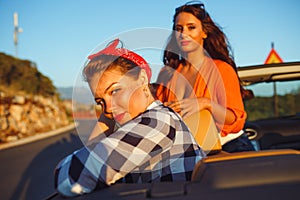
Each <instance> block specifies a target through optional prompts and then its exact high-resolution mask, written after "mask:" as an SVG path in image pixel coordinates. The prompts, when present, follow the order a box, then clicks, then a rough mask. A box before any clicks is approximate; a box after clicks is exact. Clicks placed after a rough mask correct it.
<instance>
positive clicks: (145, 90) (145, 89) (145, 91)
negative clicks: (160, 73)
mask: <svg viewBox="0 0 300 200" xmlns="http://www.w3.org/2000/svg"><path fill="white" fill-rule="evenodd" d="M143 91H144V93H145V95H146V97H147V98H148V97H149V94H148V91H147V88H146V87H144V89H143Z"/></svg>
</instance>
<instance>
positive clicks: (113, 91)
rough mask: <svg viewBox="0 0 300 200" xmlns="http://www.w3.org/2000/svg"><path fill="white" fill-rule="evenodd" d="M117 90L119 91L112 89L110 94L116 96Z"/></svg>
mask: <svg viewBox="0 0 300 200" xmlns="http://www.w3.org/2000/svg"><path fill="white" fill-rule="evenodd" d="M119 90H120V89H113V90H112V91H111V94H112V95H114V94H116V93H117V92H118V91H119Z"/></svg>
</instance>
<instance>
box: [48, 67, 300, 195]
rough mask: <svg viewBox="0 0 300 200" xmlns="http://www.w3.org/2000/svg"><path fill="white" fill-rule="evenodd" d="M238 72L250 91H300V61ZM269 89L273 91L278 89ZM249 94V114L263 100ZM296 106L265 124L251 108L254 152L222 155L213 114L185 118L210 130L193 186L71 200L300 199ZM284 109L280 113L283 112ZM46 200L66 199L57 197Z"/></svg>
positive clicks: (117, 187)
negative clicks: (283, 87) (283, 86)
mask: <svg viewBox="0 0 300 200" xmlns="http://www.w3.org/2000/svg"><path fill="white" fill-rule="evenodd" d="M238 73H239V76H240V78H241V80H242V82H243V84H244V86H245V87H246V88H247V89H248V88H251V87H252V86H254V87H256V85H260V84H261V85H262V86H263V85H264V84H274V83H276V84H277V83H278V84H279V83H283V82H291V85H292V86H294V87H295V84H293V83H292V81H296V84H298V88H299V87H300V82H299V80H300V62H293V63H280V64H268V65H257V66H246V67H239V68H238ZM271 86H272V87H271V88H274V89H276V87H277V85H276V87H275V85H271ZM248 91H249V94H250V95H249V96H250V97H249V98H248V100H246V102H245V104H246V109H247V107H248V108H249V106H250V102H251V101H255V99H256V98H260V97H259V96H258V95H256V94H255V91H254V90H252V89H251V90H249V89H248ZM295 91H296V90H295ZM299 92H300V90H299V89H298V93H299ZM294 93H295V94H294V96H295V95H297V92H294ZM273 96H274V99H275V97H276V96H280V95H277V94H276V93H275V95H273ZM281 96H283V95H281ZM298 96H299V95H298ZM251 98H252V99H251ZM272 98H273V97H269V99H270V102H273V104H274V102H276V101H275V100H272ZM295 98H296V97H295ZM295 98H294V100H295ZM297 100H298V99H297ZM297 100H295V101H297ZM295 101H292V100H290V102H285V103H286V104H285V105H288V106H290V105H293V106H294V107H293V108H291V109H293V110H292V112H294V114H290V113H289V115H288V116H280V115H277V114H276V112H274V113H275V114H276V115H274V116H271V117H267V118H265V119H263V118H259V117H261V115H257V116H254V115H255V113H256V112H254V111H256V108H255V107H253V106H252V107H251V106H250V109H252V110H251V112H250V111H249V117H253V120H252V119H249V121H247V123H246V125H245V131H246V132H247V134H248V136H249V138H250V139H251V141H252V142H253V144H254V145H255V147H256V151H253V152H241V153H225V152H222V151H221V148H220V145H219V143H218V142H215V141H216V138H217V137H216V129H215V127H214V126H213V119H212V117H211V116H210V114H209V113H207V112H205V111H204V112H201V113H200V114H199V115H198V116H196V118H190V119H187V120H186V122H187V124H188V125H189V127H190V128H191V129H192V132H193V131H195V130H196V128H195V130H194V127H197V126H198V125H199V124H198V123H200V125H201V123H202V125H201V126H203V127H206V128H204V129H202V131H204V132H203V133H195V135H196V136H197V137H196V139H197V141H198V142H199V143H200V144H201V145H202V146H203V148H204V150H206V151H207V153H208V156H207V158H205V159H203V160H201V161H200V162H199V163H197V165H196V166H195V169H194V172H193V176H192V181H188V182H160V183H145V184H120V183H117V184H114V185H112V186H110V187H107V188H105V189H103V190H98V191H94V192H93V193H91V194H86V195H83V196H78V197H75V198H73V199H76V200H81V199H85V200H94V199H95V200H96V199H110V200H112V199H130V200H133V199H139V200H142V199H145V200H146V199H222V200H226V199H230V200H232V199H243V200H248V199H249V200H250V199H251V200H260V199H264V200H265V199H272V200H273V199H280V200H282V199H299V197H300V170H299V169H300V151H299V150H300V118H299V117H300V115H299V113H297V112H299V110H297V109H298V108H299V107H298V106H297V102H295ZM248 102H249V103H248ZM262 102H263V104H262V105H259V106H260V107H267V105H265V104H266V103H267V101H266V100H265V99H263V100H262ZM293 102H294V103H293ZM274 105H275V104H274ZM279 105H281V104H279ZM283 105H284V104H283ZM280 109H281V110H282V108H281V107H280ZM274 110H276V109H275V107H274ZM282 112H283V111H280V112H278V113H282ZM292 112H291V113H292ZM252 113H254V114H252ZM283 114H284V112H283ZM255 117H256V118H255ZM195 124H197V125H195ZM203 134H204V135H203ZM205 134H206V135H205ZM211 149H212V151H211ZM47 199H56V200H58V199H64V198H63V197H61V196H60V195H58V194H53V195H51V196H49V197H48V198H47Z"/></svg>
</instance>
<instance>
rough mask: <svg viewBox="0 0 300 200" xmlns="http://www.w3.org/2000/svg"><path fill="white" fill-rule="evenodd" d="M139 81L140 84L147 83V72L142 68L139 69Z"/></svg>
mask: <svg viewBox="0 0 300 200" xmlns="http://www.w3.org/2000/svg"><path fill="white" fill-rule="evenodd" d="M139 81H141V84H142V85H148V83H149V80H148V76H147V73H146V71H145V70H144V69H141V71H140V75H139Z"/></svg>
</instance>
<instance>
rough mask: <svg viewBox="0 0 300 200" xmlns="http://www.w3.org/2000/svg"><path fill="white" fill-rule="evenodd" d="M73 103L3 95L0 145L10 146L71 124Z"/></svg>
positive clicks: (51, 98) (0, 94) (52, 99)
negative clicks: (29, 137) (16, 141)
mask: <svg viewBox="0 0 300 200" xmlns="http://www.w3.org/2000/svg"><path fill="white" fill-rule="evenodd" d="M70 115H71V103H70V102H64V101H60V100H59V99H58V98H57V97H55V96H54V97H44V96H40V95H24V96H22V95H16V96H6V94H5V93H3V92H1V93H0V143H3V142H11V141H15V140H19V139H22V138H24V137H28V136H31V135H35V134H38V133H41V132H46V131H51V130H55V129H57V128H60V127H63V126H66V125H68V124H69V123H70V121H71V120H70V119H69V117H70Z"/></svg>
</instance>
